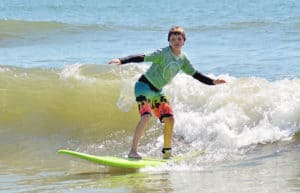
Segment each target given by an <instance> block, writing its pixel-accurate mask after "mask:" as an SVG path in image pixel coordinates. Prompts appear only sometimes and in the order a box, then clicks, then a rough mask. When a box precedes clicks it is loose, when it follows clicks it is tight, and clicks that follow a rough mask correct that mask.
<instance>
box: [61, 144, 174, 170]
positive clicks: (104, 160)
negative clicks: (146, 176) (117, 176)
mask: <svg viewBox="0 0 300 193" xmlns="http://www.w3.org/2000/svg"><path fill="white" fill-rule="evenodd" d="M58 153H60V154H66V155H70V156H74V157H77V158H80V159H84V160H87V161H91V162H94V163H97V164H100V165H104V166H110V167H116V168H124V169H139V168H144V167H147V166H159V165H162V164H164V163H167V162H168V160H163V159H158V158H142V159H139V160H138V159H131V158H121V157H113V156H96V155H90V154H86V153H80V152H76V151H71V150H65V149H61V150H58Z"/></svg>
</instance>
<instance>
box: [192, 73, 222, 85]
mask: <svg viewBox="0 0 300 193" xmlns="http://www.w3.org/2000/svg"><path fill="white" fill-rule="evenodd" d="M193 78H195V79H197V80H199V81H200V82H202V83H204V84H207V85H216V84H223V83H226V81H225V80H222V79H211V78H210V77H208V76H205V75H203V74H201V73H200V72H198V71H196V73H195V74H194V75H193Z"/></svg>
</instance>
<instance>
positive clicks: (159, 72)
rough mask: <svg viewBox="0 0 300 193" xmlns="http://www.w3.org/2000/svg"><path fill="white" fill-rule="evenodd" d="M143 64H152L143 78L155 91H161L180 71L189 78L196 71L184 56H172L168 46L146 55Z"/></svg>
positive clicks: (182, 54)
mask: <svg viewBox="0 0 300 193" xmlns="http://www.w3.org/2000/svg"><path fill="white" fill-rule="evenodd" d="M144 62H152V65H151V67H150V68H149V69H148V70H147V71H146V73H145V77H146V78H147V79H148V80H149V81H150V82H151V84H153V86H155V87H156V88H157V89H161V88H163V87H164V86H165V85H166V84H168V83H169V82H171V80H172V79H173V78H174V77H175V76H176V74H177V73H178V72H179V71H180V70H182V71H183V72H184V73H186V74H188V75H191V76H193V75H194V74H195V73H196V69H195V68H194V67H193V66H192V64H191V63H190V61H189V60H188V59H187V57H186V56H185V54H184V53H181V54H180V55H179V56H176V55H174V54H173V52H172V49H171V47H170V46H168V47H165V48H162V49H159V50H157V51H155V52H152V53H146V54H145V58H144Z"/></svg>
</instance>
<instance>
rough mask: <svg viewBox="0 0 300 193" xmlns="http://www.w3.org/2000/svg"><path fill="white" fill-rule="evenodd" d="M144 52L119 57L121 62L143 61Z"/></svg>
mask: <svg viewBox="0 0 300 193" xmlns="http://www.w3.org/2000/svg"><path fill="white" fill-rule="evenodd" d="M144 58H145V54H137V55H130V56H127V57H124V58H119V59H120V61H121V64H126V63H130V62H144Z"/></svg>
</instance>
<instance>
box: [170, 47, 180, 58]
mask: <svg viewBox="0 0 300 193" xmlns="http://www.w3.org/2000/svg"><path fill="white" fill-rule="evenodd" d="M171 50H172V52H173V54H174V55H175V56H179V55H180V54H181V50H178V49H173V48H172V47H171Z"/></svg>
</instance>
